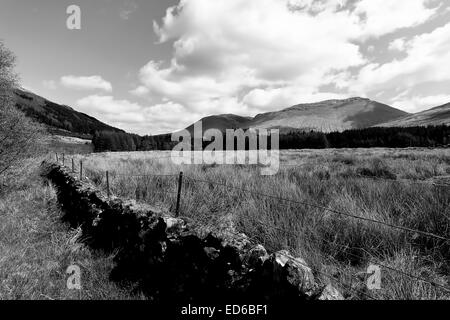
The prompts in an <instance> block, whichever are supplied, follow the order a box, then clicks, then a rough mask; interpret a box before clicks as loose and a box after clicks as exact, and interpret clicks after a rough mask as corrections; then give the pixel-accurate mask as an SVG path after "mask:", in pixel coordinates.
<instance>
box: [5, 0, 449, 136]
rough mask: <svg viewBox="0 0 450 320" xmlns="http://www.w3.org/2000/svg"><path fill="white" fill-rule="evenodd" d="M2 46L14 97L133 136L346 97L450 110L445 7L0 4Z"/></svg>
mask: <svg viewBox="0 0 450 320" xmlns="http://www.w3.org/2000/svg"><path fill="white" fill-rule="evenodd" d="M70 5H77V6H78V7H79V8H80V12H81V16H80V26H81V29H69V28H68V27H67V23H66V22H67V20H68V18H69V17H70V16H71V15H70V14H68V13H67V8H68V7H69V6H70ZM0 39H1V40H2V41H3V42H4V44H5V45H6V46H7V47H8V48H9V49H11V50H12V51H13V52H14V53H15V54H16V56H17V68H16V71H17V72H18V73H19V75H20V78H21V85H22V86H23V87H24V88H26V89H27V90H30V91H32V92H34V93H36V94H39V95H41V96H43V97H45V98H47V99H49V100H52V101H55V102H57V103H60V104H65V105H69V106H71V107H72V108H74V109H75V110H77V111H80V112H84V113H86V114H89V115H91V116H94V117H96V118H97V119H99V120H101V121H103V122H105V123H108V124H110V125H113V126H115V127H118V128H121V129H124V130H126V131H128V132H134V133H138V134H159V133H167V132H172V131H175V130H179V129H182V128H185V127H187V126H188V125H189V124H191V123H192V122H194V121H197V120H199V119H200V118H201V117H204V116H208V115H213V114H227V113H234V114H238V115H242V116H254V115H256V114H258V113H263V112H269V111H276V110H280V109H282V108H286V107H289V106H292V105H295V104H299V103H308V102H317V101H322V100H328V99H345V98H349V97H355V96H360V97H367V98H370V99H372V100H376V101H379V102H382V103H386V104H389V105H391V106H393V107H396V108H398V109H401V110H404V111H407V112H411V113H413V112H420V111H423V110H426V109H429V108H431V107H435V106H438V105H442V104H444V103H448V102H450V0H165V1H161V0H70V1H67V0H38V1H31V0H0Z"/></svg>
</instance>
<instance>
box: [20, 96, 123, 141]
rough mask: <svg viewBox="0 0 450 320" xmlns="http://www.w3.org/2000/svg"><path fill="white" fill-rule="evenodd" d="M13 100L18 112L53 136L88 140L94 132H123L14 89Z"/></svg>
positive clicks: (66, 107)
mask: <svg viewBox="0 0 450 320" xmlns="http://www.w3.org/2000/svg"><path fill="white" fill-rule="evenodd" d="M14 98H15V101H16V106H17V107H18V108H19V109H20V110H22V111H23V112H24V113H25V114H26V115H27V116H28V117H31V118H33V119H35V120H36V121H38V122H40V123H43V124H45V125H46V126H47V128H48V130H49V132H51V133H53V134H58V135H65V136H78V137H82V138H90V136H91V135H92V134H93V133H94V132H95V131H115V132H123V130H120V129H117V128H114V127H111V126H109V125H107V124H105V123H103V122H100V121H98V120H97V119H95V118H93V117H91V116H88V115H86V114H84V113H81V112H78V111H75V110H74V109H72V108H70V107H68V106H65V105H60V104H57V103H54V102H51V101H49V100H47V99H45V98H42V97H40V96H38V95H36V94H34V93H31V92H29V91H25V90H23V89H16V90H15V91H14Z"/></svg>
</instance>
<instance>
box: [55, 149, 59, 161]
mask: <svg viewBox="0 0 450 320" xmlns="http://www.w3.org/2000/svg"><path fill="white" fill-rule="evenodd" d="M55 156H56V163H58V162H59V159H58V152H55Z"/></svg>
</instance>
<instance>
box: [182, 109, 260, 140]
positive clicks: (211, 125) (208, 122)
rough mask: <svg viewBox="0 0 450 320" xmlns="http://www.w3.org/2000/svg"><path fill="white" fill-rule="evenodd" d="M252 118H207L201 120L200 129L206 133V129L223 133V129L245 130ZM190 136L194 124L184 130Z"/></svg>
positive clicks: (227, 115)
mask: <svg viewBox="0 0 450 320" xmlns="http://www.w3.org/2000/svg"><path fill="white" fill-rule="evenodd" d="M252 119H253V118H251V117H241V116H237V115H235V114H221V115H217V116H209V117H205V118H202V119H201V120H200V121H202V129H203V131H206V130H208V129H219V130H220V131H224V130H225V129H235V128H247V127H248V125H249V124H250V123H251V121H252ZM186 129H187V130H188V131H189V132H190V133H191V135H192V134H193V132H194V124H192V125H190V126H189V127H187V128H186Z"/></svg>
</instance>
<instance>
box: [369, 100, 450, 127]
mask: <svg viewBox="0 0 450 320" xmlns="http://www.w3.org/2000/svg"><path fill="white" fill-rule="evenodd" d="M443 124H444V125H450V103H447V104H444V105H442V106H439V107H435V108H432V109H428V110H425V111H422V112H419V113H415V114H411V115H408V116H406V117H403V118H400V119H396V120H393V121H389V122H386V123H381V124H379V125H377V126H379V127H415V126H437V125H443Z"/></svg>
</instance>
